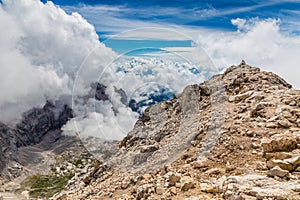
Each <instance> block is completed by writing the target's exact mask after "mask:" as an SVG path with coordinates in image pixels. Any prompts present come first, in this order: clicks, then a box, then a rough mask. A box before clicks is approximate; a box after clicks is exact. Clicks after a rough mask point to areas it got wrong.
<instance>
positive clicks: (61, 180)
mask: <svg viewBox="0 0 300 200" xmlns="http://www.w3.org/2000/svg"><path fill="white" fill-rule="evenodd" d="M72 177H73V175H68V176H60V177H56V176H50V175H40V174H37V175H34V176H30V177H27V178H26V179H25V180H24V181H23V182H22V183H21V188H20V189H19V192H22V191H24V190H28V191H29V195H30V197H32V198H37V197H46V198H49V197H52V196H53V195H54V194H56V193H58V192H60V191H61V190H62V189H63V188H64V187H65V186H66V184H67V183H68V181H69V180H70V179H71V178H72Z"/></svg>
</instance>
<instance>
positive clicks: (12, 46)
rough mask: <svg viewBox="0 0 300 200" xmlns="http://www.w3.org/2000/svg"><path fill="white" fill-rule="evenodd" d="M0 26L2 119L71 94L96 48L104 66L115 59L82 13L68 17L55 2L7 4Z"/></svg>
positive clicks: (0, 14) (1, 12)
mask: <svg viewBox="0 0 300 200" xmlns="http://www.w3.org/2000/svg"><path fill="white" fill-rule="evenodd" d="M0 26H1V27H2V28H3V31H1V32H0V70H1V73H0V79H1V85H0V91H1V92H0V112H1V116H0V120H4V121H12V120H13V119H15V118H19V117H20V115H21V113H22V112H24V111H26V110H28V109H30V108H32V107H33V106H41V105H42V104H44V103H45V101H46V100H48V99H49V100H56V99H58V98H60V96H61V95H71V92H72V87H73V82H74V80H75V77H76V72H77V71H78V69H79V67H80V65H81V63H82V61H83V60H84V58H85V57H86V56H87V55H88V54H89V52H90V51H92V50H93V49H94V48H95V47H98V48H97V50H98V51H99V52H98V55H99V57H98V58H97V59H98V61H99V63H100V62H101V65H100V66H99V65H98V67H100V68H101V67H102V68H103V66H105V63H106V62H107V61H109V60H110V58H111V57H113V56H115V53H114V52H113V51H112V50H111V49H109V48H106V47H105V46H104V45H103V44H100V43H99V41H98V36H97V34H96V32H95V30H94V27H93V26H92V25H90V24H89V23H88V22H87V21H86V20H84V19H83V18H82V17H81V16H80V15H79V14H76V13H73V14H71V15H67V14H66V13H65V12H64V11H63V10H62V9H60V8H58V7H57V6H55V5H54V4H53V3H51V2H47V3H45V4H43V3H41V2H40V1H38V0H13V1H11V0H3V1H2V3H1V4H0ZM4 29H5V30H4ZM90 74H91V73H90ZM92 79H93V77H89V79H87V80H89V81H90V80H92Z"/></svg>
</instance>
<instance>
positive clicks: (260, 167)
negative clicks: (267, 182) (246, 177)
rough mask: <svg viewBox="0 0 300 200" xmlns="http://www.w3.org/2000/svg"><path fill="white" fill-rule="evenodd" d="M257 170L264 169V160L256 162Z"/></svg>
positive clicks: (265, 167)
mask: <svg viewBox="0 0 300 200" xmlns="http://www.w3.org/2000/svg"><path fill="white" fill-rule="evenodd" d="M255 169H257V170H266V169H267V166H266V163H265V162H256V168H255Z"/></svg>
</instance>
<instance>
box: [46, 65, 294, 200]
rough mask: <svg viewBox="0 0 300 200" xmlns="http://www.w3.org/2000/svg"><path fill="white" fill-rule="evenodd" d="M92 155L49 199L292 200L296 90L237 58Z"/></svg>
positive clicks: (151, 110) (150, 112) (159, 105)
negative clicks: (109, 148)
mask: <svg viewBox="0 0 300 200" xmlns="http://www.w3.org/2000/svg"><path fill="white" fill-rule="evenodd" d="M116 146H117V145H116ZM96 157H97V158H98V160H97V161H96V162H95V163H90V164H87V165H85V167H84V169H82V171H81V172H79V173H76V174H75V176H74V177H73V178H72V179H71V180H70V181H69V182H68V184H67V186H66V187H65V189H64V190H63V191H62V192H60V193H58V194H56V195H54V196H53V197H52V199H56V200H64V199H120V200H121V199H123V200H129V199H165V200H167V199H185V200H202V199H210V200H211V199H215V200H217V199H230V200H252V199H253V200H254V199H262V200H263V199H266V200H267V199H268V200H271V199H274V200H275V199H282V200H284V199H286V200H299V199H300V91H298V90H295V89H293V88H292V86H291V85H290V84H288V83H287V82H286V81H285V80H283V79H282V78H280V77H279V76H277V75H276V74H273V73H271V72H263V71H261V70H260V69H259V68H255V67H251V66H249V65H247V64H246V63H245V62H244V61H242V63H241V64H240V65H238V66H231V67H229V68H228V69H227V70H226V71H225V72H224V73H223V74H221V75H216V76H213V77H212V78H211V79H210V80H208V81H206V82H204V83H201V84H197V85H191V86H187V87H186V88H185V89H184V90H183V92H182V94H180V95H176V96H174V98H172V99H170V100H167V101H164V102H160V103H157V104H155V105H152V106H150V107H149V108H147V109H146V110H145V112H144V113H143V115H142V116H141V118H140V119H139V120H138V121H137V123H136V125H135V127H134V129H133V130H132V131H131V132H129V133H128V135H127V136H126V137H125V138H124V139H123V140H122V141H121V142H119V143H118V147H117V150H116V151H115V153H114V154H111V155H110V156H109V158H107V157H106V156H103V155H96Z"/></svg>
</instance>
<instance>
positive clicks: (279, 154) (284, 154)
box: [265, 152, 293, 160]
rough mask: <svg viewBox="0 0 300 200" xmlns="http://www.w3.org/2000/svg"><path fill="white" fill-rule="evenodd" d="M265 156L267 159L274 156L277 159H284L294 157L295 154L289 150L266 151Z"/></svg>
mask: <svg viewBox="0 0 300 200" xmlns="http://www.w3.org/2000/svg"><path fill="white" fill-rule="evenodd" d="M265 157H266V159H267V160H270V159H272V158H273V159H276V160H284V159H287V158H291V157H293V155H292V154H291V153H288V152H275V153H266V154H265Z"/></svg>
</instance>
